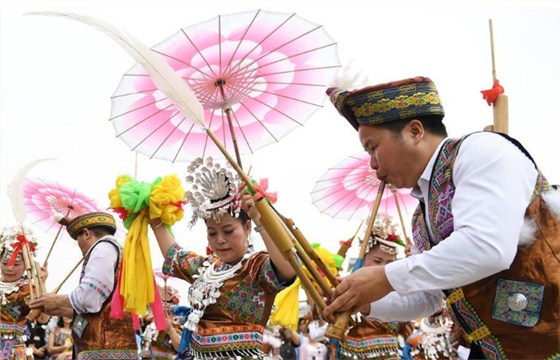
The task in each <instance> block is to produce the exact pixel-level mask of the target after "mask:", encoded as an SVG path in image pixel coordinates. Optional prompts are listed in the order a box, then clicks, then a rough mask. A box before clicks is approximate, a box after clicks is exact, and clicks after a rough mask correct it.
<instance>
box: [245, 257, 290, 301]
mask: <svg viewBox="0 0 560 360" xmlns="http://www.w3.org/2000/svg"><path fill="white" fill-rule="evenodd" d="M254 261H255V264H254V265H253V266H252V267H253V270H254V272H253V278H254V279H256V280H257V283H258V284H259V286H260V287H261V288H262V289H263V290H264V291H266V292H267V293H272V294H276V293H277V292H279V291H281V290H282V289H284V288H285V287H286V286H289V285H290V284H284V283H281V282H280V281H279V280H278V277H277V276H276V272H275V270H274V265H273V264H272V261H270V257H269V256H268V254H267V253H266V252H260V253H257V254H256V255H255V259H254Z"/></svg>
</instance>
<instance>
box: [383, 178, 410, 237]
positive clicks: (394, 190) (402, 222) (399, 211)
mask: <svg viewBox="0 0 560 360" xmlns="http://www.w3.org/2000/svg"><path fill="white" fill-rule="evenodd" d="M387 186H388V187H389V189H390V190H391V192H392V193H393V197H394V198H395V205H396V206H397V213H398V214H399V220H400V221H401V228H402V232H403V236H404V241H405V242H406V245H408V246H412V243H411V242H410V238H409V237H408V236H407V235H406V228H405V227H404V220H403V216H402V212H401V206H400V204H399V199H398V197H397V196H398V192H397V189H396V188H395V187H394V186H392V185H387Z"/></svg>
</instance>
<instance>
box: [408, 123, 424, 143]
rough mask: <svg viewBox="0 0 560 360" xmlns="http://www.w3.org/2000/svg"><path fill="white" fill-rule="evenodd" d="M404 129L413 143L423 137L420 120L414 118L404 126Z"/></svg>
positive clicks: (422, 126) (422, 127)
mask: <svg viewBox="0 0 560 360" xmlns="http://www.w3.org/2000/svg"><path fill="white" fill-rule="evenodd" d="M406 130H407V132H408V135H409V136H410V137H411V138H412V139H413V140H414V142H415V143H418V142H420V140H422V139H423V138H424V125H422V122H421V121H420V120H416V119H414V120H412V121H410V122H409V123H408V124H407V126H406Z"/></svg>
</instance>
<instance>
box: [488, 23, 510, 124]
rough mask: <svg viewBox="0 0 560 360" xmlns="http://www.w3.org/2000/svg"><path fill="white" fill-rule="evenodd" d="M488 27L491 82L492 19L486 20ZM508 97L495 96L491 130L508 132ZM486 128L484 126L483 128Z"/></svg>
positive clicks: (492, 52) (493, 73) (494, 79)
mask: <svg viewBox="0 0 560 360" xmlns="http://www.w3.org/2000/svg"><path fill="white" fill-rule="evenodd" d="M488 27H489V30H490V52H491V55H492V80H493V81H492V83H494V81H496V79H497V77H496V56H495V54H494V27H493V26H492V19H489V20H488ZM508 106H509V99H508V97H507V95H504V94H500V95H498V97H497V98H496V101H494V104H493V106H492V107H493V113H494V123H493V125H491V126H488V127H491V130H492V131H496V132H501V133H504V134H507V133H508V132H509V124H508V117H509V110H508ZM485 130H486V128H485Z"/></svg>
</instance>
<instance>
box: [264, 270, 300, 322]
mask: <svg viewBox="0 0 560 360" xmlns="http://www.w3.org/2000/svg"><path fill="white" fill-rule="evenodd" d="M300 283H301V281H300V280H299V278H297V279H296V280H295V281H294V283H293V284H292V285H290V286H288V287H287V288H285V289H284V290H282V291H280V292H279V293H278V294H277V295H276V299H274V307H275V308H276V310H275V311H274V312H273V313H272V314H271V315H270V322H271V323H272V324H274V325H282V326H285V327H286V328H289V329H291V330H293V331H297V326H298V319H299V288H300Z"/></svg>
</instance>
